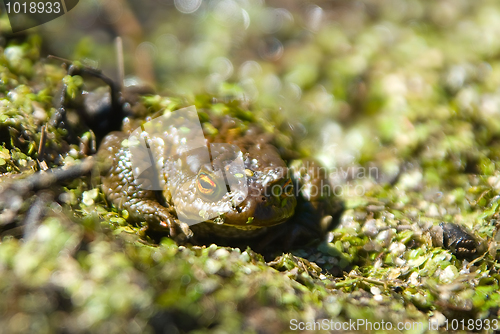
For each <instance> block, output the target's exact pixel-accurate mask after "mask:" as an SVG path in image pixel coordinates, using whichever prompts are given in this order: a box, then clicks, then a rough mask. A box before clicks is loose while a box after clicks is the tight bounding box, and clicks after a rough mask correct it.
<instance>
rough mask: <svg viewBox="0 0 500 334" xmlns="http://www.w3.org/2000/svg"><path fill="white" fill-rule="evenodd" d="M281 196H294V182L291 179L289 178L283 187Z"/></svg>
mask: <svg viewBox="0 0 500 334" xmlns="http://www.w3.org/2000/svg"><path fill="white" fill-rule="evenodd" d="M281 190H282V191H281V197H287V196H292V194H293V183H292V180H291V179H288V180H287V181H286V182H285V183H284V184H283V186H282V187H281Z"/></svg>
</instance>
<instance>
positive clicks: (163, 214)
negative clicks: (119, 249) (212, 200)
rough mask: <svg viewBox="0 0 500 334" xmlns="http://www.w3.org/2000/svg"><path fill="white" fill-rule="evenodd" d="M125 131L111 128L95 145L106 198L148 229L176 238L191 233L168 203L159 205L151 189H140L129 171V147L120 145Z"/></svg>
mask: <svg viewBox="0 0 500 334" xmlns="http://www.w3.org/2000/svg"><path fill="white" fill-rule="evenodd" d="M125 139H127V135H126V134H124V133H122V132H112V133H110V134H109V135H108V136H106V137H105V138H104V140H103V142H102V143H101V147H100V148H99V153H98V155H99V158H100V159H101V160H102V161H104V162H105V163H106V164H107V165H108V167H106V170H105V171H103V173H102V177H101V179H102V190H103V192H104V194H105V195H106V198H107V199H108V200H109V201H110V202H111V203H112V204H113V205H115V206H116V207H117V208H118V209H122V210H123V209H125V210H127V211H128V213H129V219H130V220H131V221H134V222H146V223H147V226H148V230H153V231H165V230H167V231H168V232H169V234H170V236H171V237H172V238H174V239H175V240H176V241H185V240H186V239H190V238H191V237H192V235H193V233H192V231H191V230H190V228H189V226H188V225H187V224H186V223H183V222H180V221H179V220H178V219H177V217H176V216H175V211H174V210H173V209H172V207H171V206H169V204H168V203H165V205H161V204H160V202H159V201H158V199H157V194H156V192H155V191H153V190H146V189H143V187H142V185H141V183H140V182H138V181H137V180H136V179H135V177H134V174H133V172H132V162H131V155H130V151H129V150H128V148H127V147H124V146H123V144H122V143H123V141H124V140H125Z"/></svg>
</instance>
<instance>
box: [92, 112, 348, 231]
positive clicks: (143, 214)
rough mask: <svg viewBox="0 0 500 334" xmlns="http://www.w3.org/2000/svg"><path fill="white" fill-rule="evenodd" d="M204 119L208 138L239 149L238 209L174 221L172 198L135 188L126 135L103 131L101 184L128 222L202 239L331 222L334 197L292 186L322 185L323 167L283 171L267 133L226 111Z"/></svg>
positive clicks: (297, 165) (316, 226)
mask: <svg viewBox="0 0 500 334" xmlns="http://www.w3.org/2000/svg"><path fill="white" fill-rule="evenodd" d="M210 124H211V125H213V126H214V127H215V128H216V129H217V130H218V131H217V133H216V134H214V133H213V131H212V134H211V135H209V134H208V133H205V137H206V138H207V140H208V142H210V143H231V144H234V145H237V146H238V147H239V148H240V150H241V151H242V152H243V157H244V164H245V168H246V174H247V185H248V189H249V194H248V196H247V198H246V199H245V200H244V201H243V202H242V203H241V204H240V205H238V208H233V210H230V211H229V212H226V213H224V214H223V215H222V216H221V217H219V219H218V220H217V219H216V220H215V221H214V219H212V220H210V221H207V222H204V223H199V224H195V225H191V226H187V225H186V224H184V223H181V222H179V220H178V219H177V217H176V213H175V210H174V208H173V205H172V202H171V201H170V200H169V199H167V198H166V196H162V195H159V194H158V192H154V191H151V190H144V189H141V185H140V184H139V182H137V181H136V180H135V178H134V175H133V173H132V168H131V161H130V152H129V150H128V148H126V147H123V146H122V142H123V141H124V140H125V139H126V138H128V134H127V133H124V132H113V133H111V134H109V135H108V136H106V137H105V138H104V140H103V142H102V143H101V146H100V149H99V156H100V158H101V159H103V160H105V161H107V162H108V163H110V165H111V167H110V168H109V169H108V170H106V171H104V174H103V177H102V189H103V192H104V193H105V195H106V197H107V198H108V200H109V201H110V202H111V203H112V204H113V205H115V206H116V207H118V208H119V209H126V210H127V211H128V213H129V217H130V219H131V220H132V221H135V222H146V223H147V225H148V229H152V230H164V231H168V232H169V234H170V236H171V237H174V238H175V239H176V240H178V241H183V240H185V239H186V237H187V238H190V237H191V236H192V234H193V233H194V235H195V236H197V237H198V236H201V237H202V238H206V237H207V236H210V235H214V236H217V237H223V238H249V237H254V236H256V235H259V234H262V233H264V232H265V231H266V230H268V228H269V227H272V226H274V225H278V224H282V223H284V222H286V221H289V220H291V218H292V217H293V219H292V220H294V221H299V222H301V224H302V223H303V222H304V221H305V222H306V224H305V225H304V224H302V225H303V226H307V227H306V228H307V229H309V226H313V227H312V228H311V231H312V230H314V229H318V230H322V231H323V232H324V230H325V229H326V228H328V227H325V226H321V224H323V225H325V222H326V224H327V225H331V221H332V215H334V214H335V212H338V210H339V207H338V205H332V203H338V202H337V201H336V200H335V199H334V198H333V197H332V196H327V197H324V196H318V195H316V196H309V195H308V194H307V191H306V192H302V193H300V192H299V190H298V188H301V186H302V185H304V184H306V185H307V184H311V183H322V184H325V185H326V184H328V181H327V179H326V175H325V173H324V172H313V173H310V172H311V171H312V169H313V167H316V166H317V165H315V163H314V162H313V163H312V164H311V163H309V162H308V163H307V166H308V167H307V168H309V169H307V168H303V166H304V165H305V164H304V163H302V162H299V163H297V162H296V163H295V167H294V168H295V169H294V170H293V171H292V172H291V173H289V170H288V167H287V164H286V163H285V161H283V159H282V158H281V156H280V154H279V153H278V150H277V149H276V147H275V146H273V139H274V136H273V135H272V134H270V133H266V132H265V131H263V130H262V129H261V128H259V127H258V126H256V125H254V124H251V125H248V124H245V123H244V122H243V121H241V120H239V119H237V118H233V117H230V116H227V115H226V116H214V115H211V116H210ZM167 163H168V160H167ZM291 176H292V177H293V176H295V179H294V182H291V179H290V177H291ZM290 183H292V184H294V187H295V188H294V189H292V188H291V187H290V186H289V187H287V188H286V189H287V190H288V193H287V194H283V193H281V194H277V193H273V191H272V189H273V186H274V187H276V185H277V186H278V189H279V186H282V185H285V184H290ZM306 188H307V187H306ZM283 189H284V188H283ZM164 194H165V193H164ZM297 198H298V199H299V207H300V210H301V211H304V212H305V215H303V217H302V218H300V216H299V215H300V214H301V212H298V214H299V215H295V216H294V213H295V208H296V206H297ZM186 204H187V203H186ZM333 211H335V212H333ZM298 217H299V218H298ZM273 230H274V228H273ZM286 230H287V229H285V231H286ZM289 231H290V229H289ZM273 233H275V232H273ZM276 235H281V233H279V234H276ZM267 239H269V236H267ZM271 239H274V238H271ZM271 239H270V240H271Z"/></svg>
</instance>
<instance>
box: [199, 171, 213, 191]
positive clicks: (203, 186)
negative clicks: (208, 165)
mask: <svg viewBox="0 0 500 334" xmlns="http://www.w3.org/2000/svg"><path fill="white" fill-rule="evenodd" d="M196 186H197V187H198V191H199V192H200V193H202V194H203V195H208V196H210V195H212V194H214V193H215V192H216V190H217V183H216V182H215V180H214V178H213V177H212V175H209V174H207V173H205V172H200V174H199V175H198V180H197V181H196Z"/></svg>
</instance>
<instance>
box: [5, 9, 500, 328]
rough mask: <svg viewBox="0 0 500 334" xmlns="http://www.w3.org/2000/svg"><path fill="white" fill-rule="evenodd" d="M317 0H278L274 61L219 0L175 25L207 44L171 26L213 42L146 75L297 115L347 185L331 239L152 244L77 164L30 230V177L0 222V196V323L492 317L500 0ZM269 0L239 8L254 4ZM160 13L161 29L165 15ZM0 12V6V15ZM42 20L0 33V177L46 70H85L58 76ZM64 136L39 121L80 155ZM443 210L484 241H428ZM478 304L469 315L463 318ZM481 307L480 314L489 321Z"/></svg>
mask: <svg viewBox="0 0 500 334" xmlns="http://www.w3.org/2000/svg"><path fill="white" fill-rule="evenodd" d="M318 5H319V6H323V7H324V15H325V16H324V20H323V24H322V25H320V26H318V27H316V26H308V23H307V22H308V21H307V19H306V18H307V15H306V14H304V15H303V16H301V15H300V13H299V14H297V13H295V12H293V10H292V9H290V11H291V12H292V14H293V15H292V14H290V15H292V18H294V19H295V21H293V20H292V21H290V20H289V19H286V20H285V19H283V20H284V21H283V22H282V25H281V27H280V29H278V31H274V32H273V33H269V32H267V33H266V34H268V35H266V36H267V37H276V38H278V39H279V40H281V43H282V45H284V51H283V50H282V51H283V55H282V58H281V59H280V61H279V62H278V61H275V60H274V59H273V58H272V57H271V56H265V55H264V56H263V57H262V59H260V60H258V61H254V62H253V63H246V65H245V63H244V62H243V61H242V60H241V59H240V60H238V59H239V58H238V57H237V56H235V55H234V53H233V50H232V49H231V47H232V46H231V44H230V43H229V44H227V43H225V44H222V45H221V44H220V43H219V42H220V41H221V39H224V38H225V39H228V40H234V38H236V37H238V38H241V34H240V35H238V34H239V32H240V30H232V29H231V28H232V27H231V24H234V25H236V24H239V23H238V22H229V23H227V22H226V23H227V24H226V23H225V25H221V24H220V22H219V21H221V19H220V17H218V16H217V15H212V16H210V15H209V16H208V18H206V19H203V20H201V19H200V22H201V23H200V24H198V25H192V26H188V27H187V28H186V29H187V30H189V29H190V30H189V31H184V32H183V33H185V34H189V33H190V32H193V30H196V31H195V33H199V34H204V36H205V37H206V38H207V40H208V42H207V43H208V44H207V43H205V44H201V43H198V42H193V43H192V44H187V43H184V42H183V41H180V42H179V43H178V45H177V46H176V47H177V49H176V50H177V51H176V52H185V54H191V53H192V52H195V51H196V50H198V51H200V50H201V51H203V50H204V52H206V53H208V54H209V55H208V56H207V58H206V59H205V60H204V62H202V63H201V64H198V65H197V66H195V67H189V66H188V65H187V64H185V63H182V64H183V65H182V66H180V67H175V65H176V64H177V63H176V61H178V58H182V57H173V56H172V54H171V53H169V52H166V51H165V52H161V53H160V54H159V55H158V58H157V59H156V61H157V64H156V66H157V67H158V68H159V69H162V68H163V69H164V70H165V71H163V72H161V71H160V72H159V73H169V75H168V76H167V75H164V74H160V75H159V78H158V80H159V82H160V84H162V85H164V86H165V87H168V88H169V89H170V90H171V91H172V90H173V91H177V92H179V93H180V94H183V95H187V96H188V97H187V99H188V100H189V99H191V101H196V100H195V98H194V97H189V96H194V95H195V93H199V92H200V91H203V90H204V89H206V90H208V91H209V92H210V93H211V94H214V95H217V96H227V95H231V96H233V97H237V98H242V99H247V102H248V97H249V96H250V97H251V101H250V102H249V103H250V104H251V105H252V110H254V112H255V113H257V114H258V116H259V117H261V116H262V117H265V118H266V122H267V123H266V124H267V126H268V127H273V126H274V124H278V123H280V122H283V120H284V119H285V120H289V121H290V123H291V124H292V125H297V124H301V125H302V126H303V127H304V128H305V129H306V130H307V132H308V133H309V134H306V133H302V134H299V135H298V136H302V145H301V147H300V148H297V149H300V150H302V151H303V152H309V153H310V154H312V155H314V156H315V157H316V158H318V159H320V160H321V161H323V162H324V163H325V165H327V166H328V167H329V168H330V169H331V170H332V179H334V180H335V181H336V184H337V185H339V186H340V187H341V188H342V191H341V192H339V197H340V198H341V199H342V200H343V201H344V202H345V204H346V211H345V212H344V214H343V216H342V221H341V224H340V226H339V227H338V228H336V229H335V230H334V231H332V232H331V233H330V235H329V238H328V240H326V241H325V242H323V243H321V244H319V245H315V246H314V247H308V248H306V249H297V250H294V251H292V252H291V253H287V254H283V255H282V256H281V257H278V258H277V259H276V260H274V261H271V262H267V263H266V262H265V261H264V259H263V258H262V256H260V255H259V254H257V253H255V252H253V251H252V250H250V249H231V248H224V247H218V246H216V245H211V246H209V247H179V246H177V245H176V244H174V243H173V242H172V241H171V240H170V239H168V238H165V239H163V241H162V242H161V243H160V244H159V245H152V244H150V243H148V242H147V240H143V239H141V238H140V237H139V236H138V235H137V233H136V232H137V231H138V229H137V228H134V227H132V226H129V225H128V224H127V223H126V220H125V217H124V213H121V212H115V211H110V209H109V208H108V206H107V205H106V202H105V200H104V198H103V195H102V193H101V192H100V191H99V188H98V187H96V181H95V179H94V178H92V177H82V178H80V179H76V180H73V181H72V182H67V183H65V184H63V185H60V186H58V187H54V189H50V190H49V191H48V192H47V195H46V196H48V197H45V198H46V200H45V202H44V203H45V204H44V205H45V207H46V212H45V217H44V218H43V220H42V221H41V222H39V223H38V224H37V227H36V228H35V230H32V232H31V233H27V232H26V231H25V230H23V228H19V226H23V224H25V223H26V222H27V220H26V219H27V218H26V217H27V216H29V212H30V211H29V208H30V206H31V205H33V203H34V202H35V201H36V198H41V197H42V196H41V195H40V194H37V195H35V194H29V195H28V196H26V197H24V198H23V201H22V202H21V203H15V204H16V205H17V206H18V208H17V210H18V215H17V216H16V217H15V218H12V219H13V222H9V223H8V224H7V225H6V224H4V222H7V221H8V220H9V219H10V218H9V217H8V215H7V214H5V212H6V211H5V210H4V211H3V213H2V215H0V222H1V226H2V232H3V239H2V242H1V243H0V293H1V295H2V298H0V312H1V313H2V316H1V318H0V328H1V329H3V330H5V332H9V333H26V332H33V333H50V332H67V333H73V332H75V333H78V332H92V333H118V332H134V333H135V332H137V333H143V332H154V331H157V332H162V329H164V330H165V332H191V331H192V332H194V333H202V332H217V333H235V332H248V333H257V332H258V333H278V332H287V331H291V329H293V328H294V326H293V324H294V323H295V324H298V322H300V321H302V322H305V323H308V322H309V324H311V322H313V321H322V319H328V321H329V320H332V321H334V322H337V323H338V322H345V321H347V322H349V321H350V320H355V321H356V320H357V319H363V320H365V321H366V322H371V323H376V322H378V323H380V322H381V321H382V320H383V321H385V322H390V323H392V324H393V326H394V328H395V326H397V324H398V323H400V322H402V323H406V324H407V327H406V329H407V330H405V331H404V332H407V333H424V332H434V331H435V330H434V329H432V328H431V329H430V327H429V323H430V322H431V321H435V322H436V323H438V324H439V325H440V326H441V327H440V328H439V331H445V327H444V326H446V324H448V329H450V328H452V327H451V326H452V324H455V327H453V329H455V328H458V329H463V330H459V331H458V332H461V331H463V332H471V331H478V332H481V331H483V332H490V331H491V329H492V328H494V327H495V322H494V321H496V319H498V318H499V310H500V293H499V292H498V290H499V279H500V276H499V269H500V265H499V263H498V255H497V250H498V248H500V240H499V236H500V234H497V229H498V224H497V220H498V212H499V204H500V197H499V195H500V172H499V168H498V165H499V158H500V157H499V155H500V97H499V96H500V95H499V91H498V87H499V84H500V61H499V59H500V58H499V55H500V6H499V5H498V4H497V2H494V1H477V2H474V3H466V2H456V3H455V2H450V1H438V2H430V1H429V2H427V1H422V2H420V1H405V2H395V1H392V2H391V1H388V2H381V3H378V2H373V1H365V2H359V3H357V4H356V5H353V4H350V3H348V2H346V3H344V2H339V3H337V4H336V5H329V4H328V3H326V2H325V3H323V2H318ZM394 7H396V9H395V8H394ZM314 8H316V7H314ZM314 8H312V9H311V10H316V9H314ZM266 10H268V8H266V7H264V6H261V5H255V6H251V7H250V8H246V11H247V14H248V15H249V17H251V18H252V19H253V18H254V17H259V15H262V13H264V12H266ZM305 13H309V12H307V11H305ZM169 24H170V25H169V26H168V27H167V26H166V25H165V26H161V27H160V28H159V29H158V31H159V32H157V33H156V34H160V33H161V32H165V31H171V30H172V28H171V26H172V22H170V23H169ZM5 27H6V17H5V15H3V16H0V29H2V30H4V29H5ZM183 27H186V25H183ZM304 27H305V28H304ZM169 29H170V30H169ZM304 31H306V32H304ZM174 32H175V29H174ZM41 33H42V34H41V35H37V34H28V35H27V36H24V37H23V38H22V39H21V40H20V39H11V36H10V37H9V36H8V35H5V36H4V37H2V43H3V45H2V46H1V47H0V141H1V146H0V173H1V178H0V190H1V189H3V188H5V185H6V184H7V183H8V182H10V181H12V180H14V179H16V178H17V177H19V176H24V175H28V174H32V173H33V172H35V171H37V170H38V169H39V168H40V165H39V163H38V161H37V159H39V158H40V157H38V143H39V142H40V138H41V133H42V126H43V125H46V124H49V123H50V122H49V120H50V118H51V116H52V115H53V114H54V112H55V105H54V102H53V101H54V97H55V96H57V94H58V89H59V87H60V83H61V82H62V81H63V80H64V81H65V83H66V84H68V87H69V89H68V97H71V95H73V96H76V95H77V94H79V92H80V89H81V86H82V84H84V83H83V80H80V79H79V78H78V77H68V76H66V73H65V71H64V70H63V69H62V68H61V67H60V64H58V63H57V62H47V61H46V60H43V59H41V58H40V50H41V46H42V45H43V43H48V41H46V40H44V39H47V36H46V35H44V34H43V31H42V32H41ZM246 34H247V35H245V36H246V37H245V38H247V41H249V43H251V41H252V39H251V38H250V37H252V36H261V35H262V32H261V31H260V32H259V31H258V29H257V28H255V27H254V26H253V25H250V28H249V30H248V31H247V32H246ZM273 34H274V35H273ZM153 35H154V33H153ZM40 36H42V37H40ZM221 36H222V37H221ZM235 36H236V37H235ZM153 37H154V36H152V37H151V39H153ZM267 37H266V38H267ZM74 40H75V41H77V40H79V39H78V38H75V39H74ZM87 41H88V40H87ZM59 42H60V41H59ZM53 43H57V42H53ZM197 43H198V44H197ZM210 43H212V44H210ZM218 43H219V44H218ZM85 45H86V44H85V43H80V44H78V45H77V46H76V47H75V48H76V51H75V54H74V59H79V58H85V57H88V58H93V57H94V56H96V57H97V55H99V54H100V53H105V51H103V49H100V48H89V47H86V46H85ZM210 45H219V46H220V47H219V48H213V47H210ZM203 47H204V48H208V49H209V50H208V51H207V50H205V49H203ZM190 48H191V49H190ZM256 48H257V47H256ZM249 49H251V46H250V47H249ZM193 50H194V51H193ZM201 51H200V52H201ZM190 52H191V53H190ZM232 56H234V58H232ZM220 57H227V58H225V59H231V60H232V61H233V62H234V64H235V66H236V65H237V64H239V65H241V66H240V73H239V81H238V80H237V79H235V78H234V76H233V77H231V76H230V77H227V78H223V79H220V77H217V80H215V81H216V83H215V84H214V83H213V82H212V81H210V80H208V81H207V80H206V78H205V76H207V77H209V76H210V72H209V70H210V68H213V66H212V67H211V65H210V64H212V65H213V63H210V61H211V60H214V59H218V58H220ZM239 57H242V56H241V55H239ZM266 57H267V58H266ZM193 68H194V69H193ZM255 69H256V70H255ZM183 70H184V72H183ZM186 72H189V75H187V74H186ZM219 74H220V73H219ZM212 79H213V78H212ZM207 82H208V84H207ZM176 89H177V90H176ZM169 103H172V99H167V98H162V97H160V96H149V97H146V98H145V99H144V104H145V105H146V106H147V107H149V108H153V109H155V108H160V109H161V108H163V107H169ZM170 107H171V105H170ZM213 108H217V110H218V111H220V110H224V108H226V107H225V105H224V104H216V105H214V106H213ZM228 108H230V107H228ZM279 108H282V109H279ZM73 116H74V115H73ZM73 116H72V115H70V121H71V120H72V119H76V118H71V117H73ZM73 126H74V127H76V128H78V124H73ZM296 128H297V127H296ZM82 131H84V130H82ZM299 132H300V131H299ZM79 134H80V135H81V136H83V137H85V136H88V134H85V133H84V132H81V133H79ZM312 134H316V135H312ZM67 138H68V137H67V133H66V132H65V131H64V130H61V129H59V128H56V127H53V126H50V125H49V126H48V127H47V140H46V145H45V153H44V160H45V161H46V162H47V163H48V165H49V167H59V166H70V165H72V164H75V163H78V160H80V159H82V158H84V155H83V154H82V153H80V152H81V148H80V146H79V145H78V142H71V141H70V140H68V139H67ZM283 140H284V141H286V138H283ZM370 168H373V169H372V172H370V173H368V172H366V171H367V170H369V169H370ZM338 189H340V188H338ZM47 198H48V199H47ZM2 209H5V208H2ZM125 216H126V215H125ZM12 219H11V220H12ZM440 222H453V223H457V224H461V225H463V226H466V227H467V228H468V229H469V230H470V231H472V233H473V234H474V235H475V237H476V238H477V239H478V240H479V243H480V249H481V252H478V253H477V254H476V255H475V256H474V257H473V258H471V259H467V260H464V259H457V257H456V256H455V255H453V253H452V251H451V250H446V249H442V248H440V247H435V246H433V242H432V237H431V228H432V226H436V225H438V224H439V223H440ZM292 319H296V320H297V322H291V321H292ZM454 319H456V320H455V321H456V322H453V320H454ZM477 319H483V321H482V322H471V321H473V320H474V321H475V320H477ZM486 319H488V320H489V323H488V324H489V327H490V330H485V329H484V328H485V325H486ZM413 323H415V324H419V325H416V326H414V325H413ZM328 324H330V325H331V324H332V323H330V322H328ZM480 324H481V325H482V328H483V329H481V328H480V327H479V325H480ZM325 326H326V325H325ZM498 327H500V324H498ZM330 328H332V327H330ZM363 328H365V327H361V329H360V331H361V332H365V330H363ZM385 328H386V329H387V327H385ZM351 329H352V328H347V330H346V332H352V330H351ZM311 331H314V330H311ZM368 332H378V333H381V332H387V331H385V330H375V329H374V330H372V331H368Z"/></svg>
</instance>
